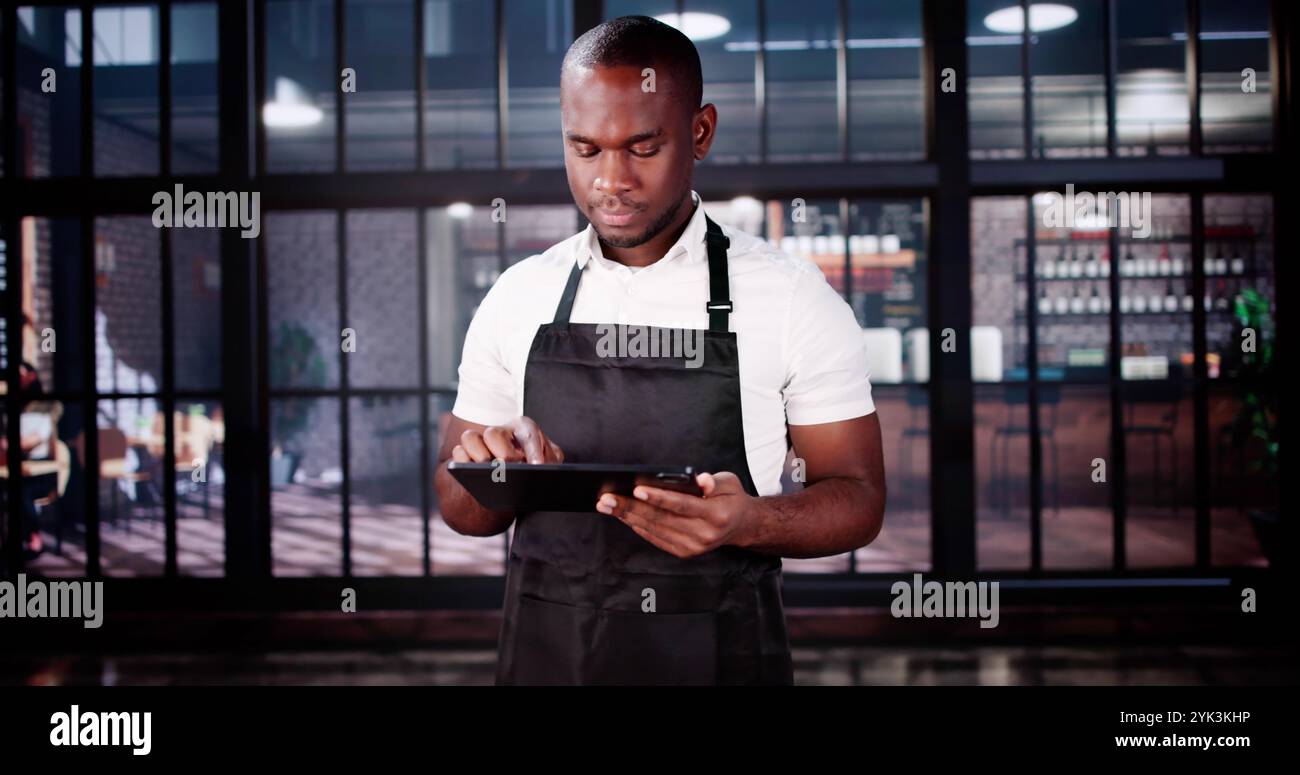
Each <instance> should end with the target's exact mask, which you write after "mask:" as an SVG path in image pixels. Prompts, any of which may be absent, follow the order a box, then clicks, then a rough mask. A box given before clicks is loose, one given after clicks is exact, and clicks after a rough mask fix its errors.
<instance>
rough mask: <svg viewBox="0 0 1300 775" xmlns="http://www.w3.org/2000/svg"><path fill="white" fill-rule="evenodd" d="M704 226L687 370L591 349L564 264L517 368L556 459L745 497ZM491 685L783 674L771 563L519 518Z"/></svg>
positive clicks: (567, 521)
mask: <svg viewBox="0 0 1300 775" xmlns="http://www.w3.org/2000/svg"><path fill="white" fill-rule="evenodd" d="M701 206H702V205H701ZM706 222H707V225H708V231H707V235H706V242H707V245H708V255H709V291H710V301H709V302H708V306H707V309H708V312H709V330H708V331H705V332H686V333H685V335H686V336H700V335H702V336H701V338H699V339H695V340H692V341H697V342H701V344H702V346H703V348H704V351H703V361H702V362H700V363H698V364H697V365H698V367H697V368H687V367H686V359H685V358H682V357H680V355H681V353H680V352H678V356H679V357H676V358H674V357H671V355H672V354H671V353H661V357H600V356H598V354H597V352H598V351H597V341H598V339H599V338H600V336H601V331H600V330H598V326H597V325H595V324H585V323H570V322H569V313H570V312H571V310H572V308H573V300H574V297H575V296H576V295H577V290H578V282H579V279H580V278H581V275H582V271H581V269H580V268H579V266H578V265H577V263H576V262H575V264H574V267H573V270H572V272H571V273H570V275H569V280H568V284H567V285H566V286H565V289H564V295H563V296H562V297H561V299H560V304H559V306H558V307H557V309H556V312H555V321H554V322H553V323H550V324H546V325H542V326H540V327H539V328H538V331H537V335H536V337H534V339H533V344H532V349H531V351H530V352H529V355H528V365H527V369H526V371H525V374H524V414H525V415H527V416H528V417H531V418H532V419H533V420H535V421H536V422H537V424H538V426H539V427H540V428H541V429H542V431H543V432H545V433H546V434H547V436H548V437H550V438H551V439H553V440H554V441H555V442H556V443H557V444H559V445H560V447H561V448H562V449H563V450H564V457H565V462H569V463H584V462H585V463H640V464H665V465H693V466H695V467H696V468H697V470H700V471H708V472H719V471H731V472H732V473H734V474H736V475H737V476H738V477H740V480H741V481H742V482H743V483H744V487H745V490H746V492H748V493H749V494H750V495H757V491H756V490H755V487H754V481H753V478H752V477H751V476H750V472H749V465H748V462H747V460H746V456H745V437H744V427H743V424H742V421H741V412H740V370H739V359H738V357H737V348H736V335H735V334H734V333H731V332H729V331H728V330H727V316H728V315H729V314H730V311H731V302H730V300H729V298H728V296H729V291H728V277H727V248H728V247H729V245H730V241H729V240H728V239H727V237H726V236H725V235H723V233H722V230H721V229H719V228H718V226H717V224H715V223H714V222H713V221H712V220H710V219H708V218H707V216H706ZM599 328H601V329H603V330H604V331H605V332H606V333H608V330H609V329H608V327H605V326H601V327H599ZM651 330H654V331H656V332H658V331H660V329H651ZM592 507H593V509H594V508H595V504H594V503H593V504H592ZM651 609H653V610H651ZM497 683H498V684H791V683H793V675H792V668H791V660H790V646H789V641H788V639H787V635H786V625H785V612H784V610H783V607H782V602H781V560H780V558H779V557H773V556H766V555H760V554H757V553H754V552H750V551H748V550H744V549H740V548H737V547H734V546H724V547H721V548H719V549H716V550H714V551H712V552H709V553H707V554H705V555H702V556H699V557H695V558H692V559H680V558H677V557H675V556H673V555H672V554H669V553H668V552H665V551H663V550H662V549H660V548H658V547H657V546H655V545H654V544H652V543H650V542H649V541H647V540H645V539H644V538H642V537H641V536H639V535H637V534H636V533H635V532H634V531H633V530H632V529H631V528H629V527H628V526H627V525H625V524H623V522H622V521H621V520H620V519H618V518H617V517H614V516H610V515H606V514H601V513H599V512H596V511H592V512H590V513H572V512H568V513H554V512H530V513H525V514H520V515H518V517H517V519H516V522H515V533H514V540H513V542H512V543H511V546H510V552H509V565H508V567H507V569H506V594H505V603H504V621H503V623H502V628H501V639H500V646H499V652H498V663H497Z"/></svg>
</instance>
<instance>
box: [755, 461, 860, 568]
mask: <svg viewBox="0 0 1300 775" xmlns="http://www.w3.org/2000/svg"><path fill="white" fill-rule="evenodd" d="M754 505H755V509H756V513H755V514H754V515H753V519H751V520H749V524H750V527H749V528H748V529H747V530H746V531H745V532H744V533H743V534H742V535H740V536H739V537H738V538H737V540H736V541H735V543H736V545H738V546H743V547H745V548H747V549H751V550H753V551H756V552H760V553H762V554H772V555H779V556H782V557H795V558H799V557H827V556H830V555H834V554H840V553H842V552H847V551H851V550H853V549H857V548H860V547H863V546H866V545H867V544H869V543H871V542H872V541H874V540H875V539H876V536H877V535H878V534H879V533H880V527H881V524H882V522H883V520H884V511H885V493H884V491H883V489H879V491H878V488H875V487H873V486H871V485H870V484H868V483H867V482H865V481H863V480H861V479H852V478H848V477H833V478H829V479H823V480H821V481H819V482H816V483H814V484H812V485H809V486H808V487H807V488H805V489H804V490H802V491H800V492H796V493H791V494H788V495H768V496H764V497H760V498H756V499H755V500H754Z"/></svg>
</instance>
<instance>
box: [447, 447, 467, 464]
mask: <svg viewBox="0 0 1300 775" xmlns="http://www.w3.org/2000/svg"><path fill="white" fill-rule="evenodd" d="M451 459H452V460H455V461H456V462H457V463H469V462H472V461H471V460H470V459H469V453H468V452H466V451H465V448H464V447H462V446H461V445H459V444H457V445H456V446H454V447H452V448H451Z"/></svg>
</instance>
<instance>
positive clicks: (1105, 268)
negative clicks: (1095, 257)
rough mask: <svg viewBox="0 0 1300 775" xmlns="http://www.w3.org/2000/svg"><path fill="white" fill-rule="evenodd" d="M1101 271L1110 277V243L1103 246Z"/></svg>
mask: <svg viewBox="0 0 1300 775" xmlns="http://www.w3.org/2000/svg"><path fill="white" fill-rule="evenodd" d="M1099 273H1100V274H1101V276H1102V277H1110V246H1109V245H1102V246H1101V267H1100V272H1099Z"/></svg>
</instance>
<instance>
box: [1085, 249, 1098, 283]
mask: <svg viewBox="0 0 1300 775" xmlns="http://www.w3.org/2000/svg"><path fill="white" fill-rule="evenodd" d="M1098 274H1100V269H1099V268H1098V262H1097V259H1096V257H1095V256H1094V255H1093V252H1092V246H1089V247H1088V257H1087V258H1086V259H1085V260H1084V262H1083V276H1084V277H1096V276H1097V275H1098Z"/></svg>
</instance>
